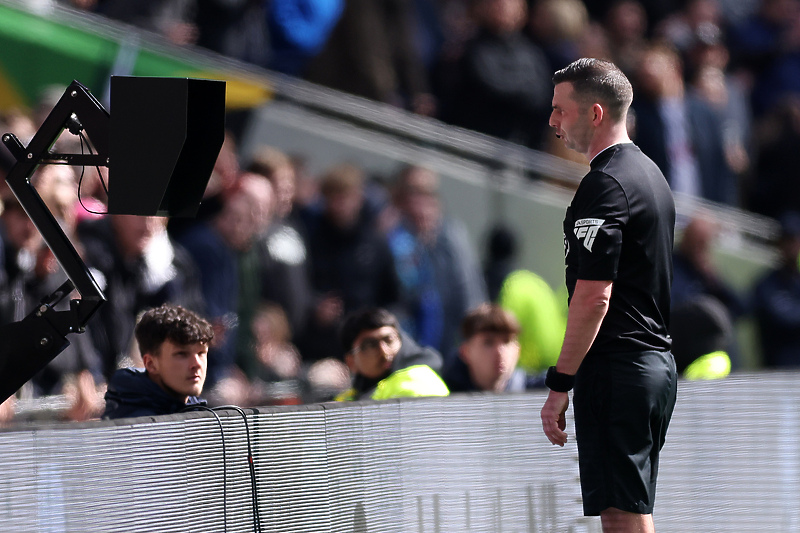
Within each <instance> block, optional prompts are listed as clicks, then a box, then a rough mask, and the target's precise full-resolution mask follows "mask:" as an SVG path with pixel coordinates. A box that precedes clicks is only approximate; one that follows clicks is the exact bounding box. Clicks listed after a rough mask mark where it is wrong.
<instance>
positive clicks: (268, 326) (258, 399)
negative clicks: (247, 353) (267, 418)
mask: <svg viewBox="0 0 800 533" xmlns="http://www.w3.org/2000/svg"><path fill="white" fill-rule="evenodd" d="M252 329H253V337H254V338H255V353H256V359H255V365H254V368H252V369H250V372H249V373H248V375H249V376H251V379H250V398H249V405H277V404H280V405H287V404H297V403H301V402H302V395H303V390H302V388H303V383H302V373H303V368H302V360H301V358H300V352H299V351H298V350H297V347H295V346H294V344H292V342H291V337H292V334H291V329H290V328H289V321H288V320H287V318H286V313H285V312H284V311H283V308H282V307H281V306H279V305H275V304H272V303H265V304H261V305H260V306H259V308H258V309H257V310H256V313H255V316H254V317H253V324H252Z"/></svg>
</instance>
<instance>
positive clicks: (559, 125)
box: [550, 82, 593, 154]
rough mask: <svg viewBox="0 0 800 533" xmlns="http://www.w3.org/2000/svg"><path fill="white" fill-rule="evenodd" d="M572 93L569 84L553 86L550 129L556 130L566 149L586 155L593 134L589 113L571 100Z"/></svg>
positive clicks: (570, 84)
mask: <svg viewBox="0 0 800 533" xmlns="http://www.w3.org/2000/svg"><path fill="white" fill-rule="evenodd" d="M572 93H573V88H572V83H570V82H563V83H559V84H558V85H556V86H555V89H554V90H553V111H552V112H551V113H550V127H551V128H554V129H555V130H556V136H557V137H558V138H559V139H562V140H563V141H564V144H566V145H567V148H569V149H571V150H575V151H576V152H578V153H581V154H588V152H589V144H590V142H591V140H592V134H593V130H592V123H591V120H590V118H591V117H590V116H589V111H588V110H586V109H583V107H584V106H581V105H580V104H579V103H578V102H577V101H575V100H574V99H573V98H572V96H573V95H572Z"/></svg>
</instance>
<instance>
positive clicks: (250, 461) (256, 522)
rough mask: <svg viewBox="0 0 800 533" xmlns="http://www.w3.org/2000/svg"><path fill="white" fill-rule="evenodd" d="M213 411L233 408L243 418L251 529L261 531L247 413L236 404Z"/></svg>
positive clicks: (221, 406)
mask: <svg viewBox="0 0 800 533" xmlns="http://www.w3.org/2000/svg"><path fill="white" fill-rule="evenodd" d="M213 409H214V410H215V411H216V410H220V409H233V410H234V411H236V412H238V413H239V414H240V415H241V417H242V420H244V428H245V432H246V434H247V462H248V464H249V467H250V495H251V498H252V501H253V531H255V532H256V533H260V532H261V516H260V514H259V512H258V486H257V483H256V466H255V462H254V461H253V449H252V447H251V445H250V425H249V424H248V423H247V414H246V413H245V412H244V410H243V409H242V408H241V407H239V406H238V405H220V406H219V407H214V408H213Z"/></svg>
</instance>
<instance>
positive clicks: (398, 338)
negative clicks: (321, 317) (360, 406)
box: [337, 308, 449, 401]
mask: <svg viewBox="0 0 800 533" xmlns="http://www.w3.org/2000/svg"><path fill="white" fill-rule="evenodd" d="M341 342H342V346H343V347H344V349H345V351H346V352H347V354H346V355H345V361H346V363H347V366H349V367H350V371H351V373H352V374H353V383H352V388H351V389H350V390H348V391H345V392H344V393H342V394H341V395H340V396H339V397H337V400H339V401H347V400H360V399H372V400H387V399H389V398H403V397H409V396H447V395H448V394H449V391H448V390H447V386H446V385H445V383H444V381H442V378H440V377H439V375H438V374H437V371H439V370H440V369H441V365H442V359H441V356H440V355H439V353H438V352H436V351H435V350H433V349H431V348H422V347H420V346H419V345H418V344H417V343H415V342H414V341H413V340H411V339H410V338H409V337H408V336H407V335H405V334H404V333H403V332H402V330H401V329H400V325H399V323H398V322H397V318H396V317H395V316H394V315H393V314H391V313H390V312H388V311H387V310H385V309H380V308H367V309H363V310H360V311H356V312H355V313H352V314H350V315H348V316H347V318H346V319H345V320H344V323H343V324H342V331H341Z"/></svg>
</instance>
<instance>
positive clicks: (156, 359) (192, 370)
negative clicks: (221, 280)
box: [103, 305, 214, 419]
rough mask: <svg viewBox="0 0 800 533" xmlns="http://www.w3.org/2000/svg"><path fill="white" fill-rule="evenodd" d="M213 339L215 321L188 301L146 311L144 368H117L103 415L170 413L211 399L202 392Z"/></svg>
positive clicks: (139, 330) (141, 329)
mask: <svg viewBox="0 0 800 533" xmlns="http://www.w3.org/2000/svg"><path fill="white" fill-rule="evenodd" d="M213 339H214V329H213V328H212V327H211V324H209V323H208V322H207V321H206V320H205V319H203V318H201V317H200V316H198V315H196V314H195V313H193V312H191V311H189V310H187V309H184V308H183V307H180V306H174V305H162V306H160V307H157V308H154V309H150V310H148V311H146V312H145V313H144V314H143V315H142V318H141V319H140V320H139V322H138V323H137V324H136V341H137V342H138V344H139V351H140V352H141V356H142V362H143V364H144V368H143V369H139V368H121V369H119V370H117V371H116V372H115V373H114V376H113V377H112V378H111V381H110V382H109V386H108V391H107V392H106V410H105V412H104V413H103V418H111V419H113V418H129V417H136V416H156V415H168V414H173V413H177V412H180V411H181V410H183V409H185V408H187V407H191V406H194V405H205V403H206V402H205V400H201V399H200V398H198V396H199V395H200V394H201V393H202V392H203V384H204V383H205V379H206V369H207V365H208V347H209V345H210V344H211V341H212V340H213Z"/></svg>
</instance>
